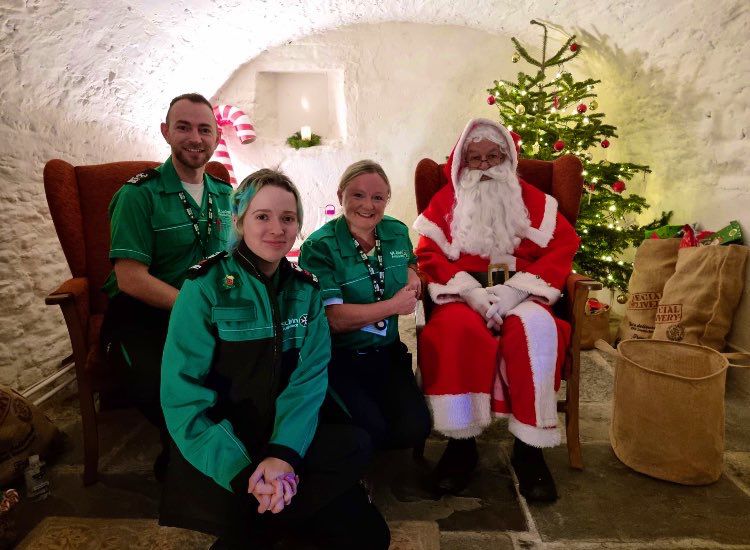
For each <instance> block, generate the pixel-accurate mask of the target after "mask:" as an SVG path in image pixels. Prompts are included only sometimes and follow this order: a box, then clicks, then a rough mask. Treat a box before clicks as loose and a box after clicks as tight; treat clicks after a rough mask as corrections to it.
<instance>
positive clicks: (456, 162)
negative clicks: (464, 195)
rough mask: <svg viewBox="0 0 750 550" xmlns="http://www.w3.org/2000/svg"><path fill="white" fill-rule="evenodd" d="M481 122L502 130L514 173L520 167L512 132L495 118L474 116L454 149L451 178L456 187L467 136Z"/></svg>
mask: <svg viewBox="0 0 750 550" xmlns="http://www.w3.org/2000/svg"><path fill="white" fill-rule="evenodd" d="M480 124H486V125H487V126H492V127H493V128H495V129H496V130H498V131H499V132H500V134H501V135H502V136H503V137H504V138H505V141H506V148H507V150H508V156H509V157H510V162H511V168H512V169H513V173H515V172H516V169H517V168H518V153H517V152H516V144H515V143H514V142H513V136H511V135H510V132H509V131H508V129H507V128H506V127H505V126H503V125H502V124H499V123H497V122H495V121H494V120H490V119H488V118H474V119H472V120H470V121H469V122H468V123H467V124H466V127H465V128H464V131H463V132H461V137H460V138H458V143H456V148H455V149H454V150H453V164H451V180H452V183H453V188H454V189H455V188H456V185H458V174H459V172H460V171H461V169H462V168H463V151H464V146H465V145H466V138H467V137H469V134H470V133H471V131H472V130H473V129H474V128H476V127H477V126H479V125H480Z"/></svg>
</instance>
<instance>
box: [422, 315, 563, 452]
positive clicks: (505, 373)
mask: <svg viewBox="0 0 750 550" xmlns="http://www.w3.org/2000/svg"><path fill="white" fill-rule="evenodd" d="M569 341H570V325H568V323H566V322H565V321H562V320H560V319H557V318H556V317H554V316H553V315H552V313H551V311H550V309H549V307H547V306H544V305H541V304H539V303H537V302H533V301H526V302H523V303H522V304H520V305H518V306H517V307H516V308H514V309H513V310H511V311H510V312H509V313H508V315H507V316H506V318H505V320H504V322H503V325H502V327H501V330H500V334H499V336H498V335H497V334H493V333H492V332H491V331H490V330H488V329H487V326H486V322H485V321H484V320H483V319H482V318H481V316H480V315H479V314H478V313H476V312H475V311H474V310H472V309H471V308H470V307H469V306H467V305H466V304H465V303H464V302H452V303H448V304H443V305H439V306H435V308H434V309H433V311H432V314H431V315H430V318H429V320H428V322H427V325H426V326H425V327H424V329H423V330H422V333H421V335H420V338H419V342H418V345H419V366H420V370H421V372H422V382H423V391H424V393H425V397H426V398H427V403H428V405H429V407H430V410H431V412H432V416H433V425H434V428H435V429H436V430H437V431H439V432H441V433H443V434H445V435H447V436H448V437H453V438H459V439H460V438H468V437H474V436H476V435H478V434H479V433H481V432H482V430H484V428H486V427H487V426H488V425H489V424H490V422H491V419H492V416H508V417H509V421H508V428H509V430H510V431H511V433H513V435H515V436H516V437H518V438H519V439H521V440H522V441H524V442H525V443H528V444H529V445H533V446H535V447H552V446H554V445H558V444H559V443H560V432H559V430H558V429H557V399H556V397H555V392H556V391H557V390H558V389H559V387H560V372H561V370H562V366H563V363H564V360H565V353H566V348H567V346H568V343H569Z"/></svg>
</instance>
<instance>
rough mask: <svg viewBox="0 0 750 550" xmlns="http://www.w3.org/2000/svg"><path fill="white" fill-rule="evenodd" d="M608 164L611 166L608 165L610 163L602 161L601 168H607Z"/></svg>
mask: <svg viewBox="0 0 750 550" xmlns="http://www.w3.org/2000/svg"><path fill="white" fill-rule="evenodd" d="M610 164H611V163H610V162H609V161H608V160H603V161H602V166H604V167H607V166H609V165H610Z"/></svg>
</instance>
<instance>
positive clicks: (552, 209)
mask: <svg viewBox="0 0 750 550" xmlns="http://www.w3.org/2000/svg"><path fill="white" fill-rule="evenodd" d="M555 227H557V199H556V198H555V197H553V196H551V195H546V196H545V200H544V216H543V217H542V223H540V224H539V228H538V229H537V228H536V227H531V226H529V228H528V229H527V230H526V238H527V239H529V240H530V241H532V242H534V243H536V244H537V245H539V246H540V247H542V248H546V247H547V245H548V244H549V242H550V241H551V240H552V236H553V235H554V233H555Z"/></svg>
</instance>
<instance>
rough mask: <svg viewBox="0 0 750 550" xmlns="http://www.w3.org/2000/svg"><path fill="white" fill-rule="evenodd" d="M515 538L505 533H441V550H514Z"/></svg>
mask: <svg viewBox="0 0 750 550" xmlns="http://www.w3.org/2000/svg"><path fill="white" fill-rule="evenodd" d="M514 548H515V547H514V546H513V539H512V538H511V537H510V536H508V535H505V534H481V533H456V532H447V533H443V534H441V535H440V550H468V549H471V550H513V549H514Z"/></svg>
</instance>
